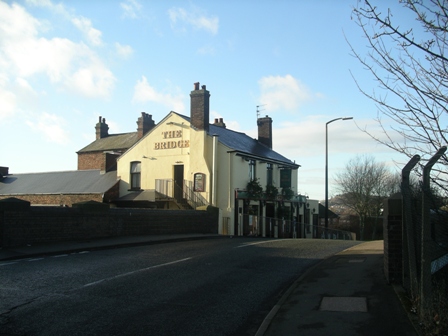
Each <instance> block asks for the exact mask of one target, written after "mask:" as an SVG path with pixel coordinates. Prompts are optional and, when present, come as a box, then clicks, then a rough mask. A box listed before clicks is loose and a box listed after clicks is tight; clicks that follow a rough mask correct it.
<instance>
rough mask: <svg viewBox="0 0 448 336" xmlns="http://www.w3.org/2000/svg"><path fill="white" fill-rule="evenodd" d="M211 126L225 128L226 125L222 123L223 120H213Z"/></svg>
mask: <svg viewBox="0 0 448 336" xmlns="http://www.w3.org/2000/svg"><path fill="white" fill-rule="evenodd" d="M213 125H215V126H219V127H223V128H226V124H225V123H224V119H223V118H219V119H218V118H215V122H214V123H213Z"/></svg>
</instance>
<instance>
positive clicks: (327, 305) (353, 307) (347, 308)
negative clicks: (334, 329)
mask: <svg viewBox="0 0 448 336" xmlns="http://www.w3.org/2000/svg"><path fill="white" fill-rule="evenodd" d="M319 310H324V311H335V312H367V299H366V298H365V297H324V298H322V302H321V303H320V308H319Z"/></svg>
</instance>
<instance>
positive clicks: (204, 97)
mask: <svg viewBox="0 0 448 336" xmlns="http://www.w3.org/2000/svg"><path fill="white" fill-rule="evenodd" d="M190 97H191V103H190V118H191V125H192V126H193V127H195V128H196V129H198V130H204V131H206V132H208V125H209V114H210V92H208V91H207V90H206V88H205V85H202V87H201V90H199V82H198V83H194V90H193V91H191V93H190Z"/></svg>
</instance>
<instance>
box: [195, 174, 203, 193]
mask: <svg viewBox="0 0 448 336" xmlns="http://www.w3.org/2000/svg"><path fill="white" fill-rule="evenodd" d="M193 191H197V192H204V191H205V174H203V173H196V174H194V186H193Z"/></svg>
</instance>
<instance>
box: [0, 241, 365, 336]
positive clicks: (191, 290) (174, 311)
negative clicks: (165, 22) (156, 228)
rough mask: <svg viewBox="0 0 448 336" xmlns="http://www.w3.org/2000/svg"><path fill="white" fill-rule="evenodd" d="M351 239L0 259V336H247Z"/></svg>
mask: <svg viewBox="0 0 448 336" xmlns="http://www.w3.org/2000/svg"><path fill="white" fill-rule="evenodd" d="M356 244H357V242H352V241H333V240H303V239H288V240H280V239H278V240H266V239H262V238H260V239H256V238H223V239H209V240H199V241H188V242H178V243H165V244H160V245H148V246H140V247H131V248H120V249H111V250H103V251H91V252H89V251H85V252H81V253H74V254H69V255H65V254H62V255H59V256H51V257H43V258H33V259H24V260H17V261H5V262H0V335H52V336H53V335H67V336H69V335H176V336H178V335H195V336H197V335H214V336H216V335H254V334H255V333H256V331H257V329H258V327H259V326H260V324H261V322H262V321H263V319H264V318H265V317H266V315H267V314H268V312H269V311H270V310H271V308H272V307H273V306H274V305H275V304H276V303H277V301H278V300H279V298H280V296H281V295H282V293H283V292H284V291H285V290H286V289H287V288H288V287H289V285H290V284H291V283H292V282H293V281H294V280H296V279H297V278H298V277H299V276H300V275H301V274H302V273H303V272H304V271H305V270H306V269H307V268H309V267H310V266H312V265H313V264H315V263H316V262H318V261H319V260H321V259H323V258H326V257H328V256H330V255H332V254H334V253H337V252H339V251H342V250H344V249H346V248H348V247H351V246H353V245H356Z"/></svg>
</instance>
